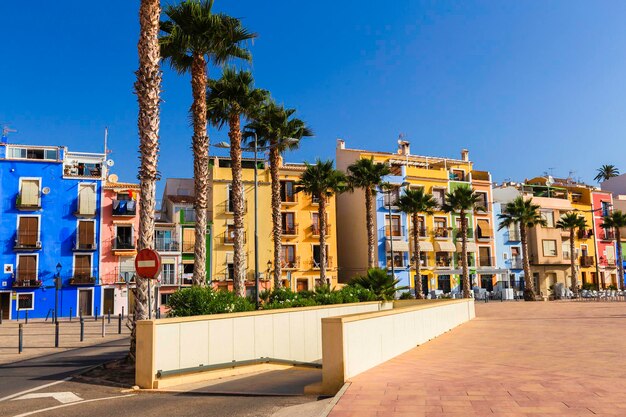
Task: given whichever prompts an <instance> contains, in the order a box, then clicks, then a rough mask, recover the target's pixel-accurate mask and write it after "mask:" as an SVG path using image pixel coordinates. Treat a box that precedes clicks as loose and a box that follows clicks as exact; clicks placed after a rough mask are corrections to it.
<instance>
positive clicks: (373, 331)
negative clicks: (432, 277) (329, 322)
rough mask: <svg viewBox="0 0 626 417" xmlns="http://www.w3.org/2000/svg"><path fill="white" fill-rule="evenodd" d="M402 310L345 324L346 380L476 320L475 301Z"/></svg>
mask: <svg viewBox="0 0 626 417" xmlns="http://www.w3.org/2000/svg"><path fill="white" fill-rule="evenodd" d="M402 310H404V309H400V310H394V314H388V315H382V316H376V315H374V317H372V318H369V319H368V318H364V319H361V320H357V321H348V322H344V326H343V342H344V369H345V378H350V377H353V376H355V375H358V374H360V373H361V372H363V371H366V370H368V369H370V368H373V367H374V366H376V365H378V364H381V363H383V362H385V361H388V360H389V359H391V358H393V357H395V356H398V355H400V354H401V353H404V352H406V351H408V350H410V349H412V348H414V347H416V346H417V345H421V344H423V343H425V342H427V341H429V340H430V339H433V338H435V337H437V336H439V335H441V334H443V333H445V332H447V331H449V330H450V329H452V328H454V327H456V326H458V325H459V324H462V323H465V322H466V321H469V320H471V319H472V318H474V302H473V300H470V301H468V302H460V303H441V304H435V305H433V306H432V307H430V308H423V309H418V310H413V309H407V310H408V311H406V312H403V311H402ZM396 311H397V312H396Z"/></svg>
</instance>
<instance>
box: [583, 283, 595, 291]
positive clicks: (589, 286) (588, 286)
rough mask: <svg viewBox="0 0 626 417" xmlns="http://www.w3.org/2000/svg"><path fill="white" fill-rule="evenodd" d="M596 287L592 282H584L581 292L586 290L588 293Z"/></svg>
mask: <svg viewBox="0 0 626 417" xmlns="http://www.w3.org/2000/svg"><path fill="white" fill-rule="evenodd" d="M597 289H598V286H597V285H596V284H594V283H592V282H584V283H583V290H588V291H593V290H597Z"/></svg>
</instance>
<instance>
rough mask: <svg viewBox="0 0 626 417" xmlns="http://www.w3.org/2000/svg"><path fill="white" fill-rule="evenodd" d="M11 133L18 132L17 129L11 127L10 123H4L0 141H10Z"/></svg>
mask: <svg viewBox="0 0 626 417" xmlns="http://www.w3.org/2000/svg"><path fill="white" fill-rule="evenodd" d="M9 133H17V130H15V129H11V128H10V127H9V125H8V124H3V125H2V138H0V143H8V142H9Z"/></svg>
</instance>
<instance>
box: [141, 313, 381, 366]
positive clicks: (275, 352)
mask: <svg viewBox="0 0 626 417" xmlns="http://www.w3.org/2000/svg"><path fill="white" fill-rule="evenodd" d="M380 308H381V307H380V304H379V303H359V304H347V305H332V306H320V307H309V308H297V309H285V310H271V311H265V312H251V313H237V314H228V315H223V316H222V317H220V315H215V316H202V317H198V318H196V317H185V318H172V319H163V320H154V321H153V323H154V361H153V364H154V369H153V371H152V373H153V374H154V373H156V372H157V371H171V370H178V369H184V368H192V367H196V366H201V365H213V364H222V363H226V362H231V361H241V360H249V359H258V358H260V357H270V358H277V359H286V360H295V361H304V362H315V361H320V360H321V358H322V326H321V320H322V318H325V317H333V316H342V315H347V314H356V313H366V312H372V311H379V309H380Z"/></svg>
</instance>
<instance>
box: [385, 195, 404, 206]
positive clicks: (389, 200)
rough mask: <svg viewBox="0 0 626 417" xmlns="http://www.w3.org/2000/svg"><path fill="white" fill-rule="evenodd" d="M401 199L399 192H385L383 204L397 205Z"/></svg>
mask: <svg viewBox="0 0 626 417" xmlns="http://www.w3.org/2000/svg"><path fill="white" fill-rule="evenodd" d="M399 199H400V197H399V196H398V194H394V193H392V194H391V195H389V194H387V193H385V194H383V206H384V207H390V206H391V207H397V206H398V200H399Z"/></svg>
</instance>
